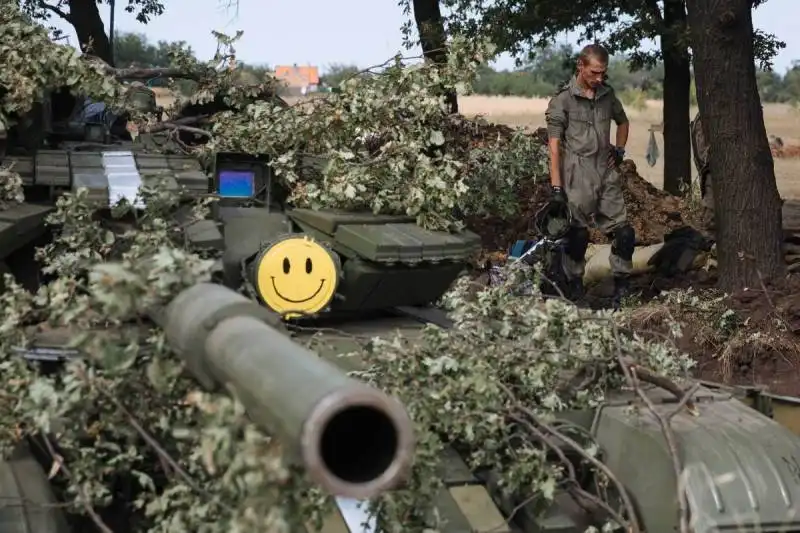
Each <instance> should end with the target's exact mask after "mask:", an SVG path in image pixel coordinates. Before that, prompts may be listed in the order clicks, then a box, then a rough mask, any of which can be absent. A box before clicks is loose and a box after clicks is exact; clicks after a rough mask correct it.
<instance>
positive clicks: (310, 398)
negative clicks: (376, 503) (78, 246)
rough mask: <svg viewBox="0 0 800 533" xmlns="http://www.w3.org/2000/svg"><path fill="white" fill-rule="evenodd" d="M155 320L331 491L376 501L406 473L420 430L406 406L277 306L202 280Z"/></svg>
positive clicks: (208, 382) (189, 362)
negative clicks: (359, 375) (351, 369)
mask: <svg viewBox="0 0 800 533" xmlns="http://www.w3.org/2000/svg"><path fill="white" fill-rule="evenodd" d="M152 317H153V319H154V320H156V322H158V323H159V324H161V325H162V326H163V327H164V330H165V332H166V338H167V342H168V343H169V345H170V347H171V348H172V349H173V350H174V351H175V353H176V354H177V355H178V356H179V357H181V358H182V359H183V360H184V361H185V362H186V366H187V368H188V369H189V371H190V372H191V373H192V374H193V375H194V376H195V378H196V379H197V380H198V381H199V382H200V384H201V385H203V386H204V387H206V388H207V389H211V390H215V389H216V390H220V389H229V390H230V391H232V392H233V393H234V394H235V396H236V397H237V398H238V399H239V401H241V402H242V404H243V405H244V407H245V409H246V410H247V413H248V415H249V417H250V419H251V420H253V422H254V423H255V424H257V425H258V426H259V427H260V428H261V429H263V430H264V431H266V432H267V433H269V434H271V435H275V436H276V437H277V438H278V439H280V441H281V444H282V445H283V448H284V449H285V450H286V451H287V452H288V457H289V458H290V459H291V460H293V461H296V462H298V463H300V464H301V465H302V466H303V467H304V468H305V470H306V471H307V472H308V474H309V476H310V477H311V479H313V480H314V481H316V482H317V483H319V484H320V485H321V486H322V487H323V488H325V489H327V490H328V491H330V492H331V493H332V494H333V495H335V496H341V497H348V498H357V499H368V498H373V497H375V496H378V495H379V494H381V493H382V492H383V491H386V490H388V489H391V488H393V487H396V486H397V485H399V484H400V483H402V482H403V481H404V480H405V477H406V476H407V475H408V473H409V471H410V469H411V463H412V457H413V454H414V431H413V425H412V423H411V420H410V419H409V417H408V415H407V413H406V411H405V409H404V408H403V406H402V405H401V404H400V403H399V402H398V401H397V400H396V399H394V398H393V397H391V396H389V395H388V394H386V393H384V392H383V391H381V390H379V389H377V388H374V387H371V386H369V385H367V384H366V383H364V382H361V381H358V380H355V379H353V378H351V377H349V376H347V374H345V373H344V372H343V371H342V370H341V369H340V368H338V367H337V366H336V365H334V364H333V363H331V362H329V361H327V360H325V359H323V358H321V357H319V356H318V355H317V354H316V353H314V352H312V351H311V350H309V349H308V348H306V347H305V346H303V345H301V344H298V343H297V342H295V341H294V340H292V338H291V336H290V335H289V333H288V332H287V331H286V330H285V328H284V327H283V325H282V322H281V320H280V318H279V317H277V315H275V314H274V313H273V312H271V311H269V310H268V309H266V308H264V307H262V306H259V305H258V304H256V303H255V302H252V301H251V300H249V299H247V298H245V297H244V296H242V295H241V294H238V293H236V292H234V291H232V290H230V289H228V288H226V287H223V286H221V285H216V284H211V283H201V284H198V285H195V286H192V287H190V288H188V289H186V290H185V291H183V292H182V293H180V294H179V295H178V296H177V297H176V298H175V299H174V300H173V301H172V302H171V303H170V304H169V305H168V306H167V308H166V309H165V310H164V312H159V313H154V314H153V315H152Z"/></svg>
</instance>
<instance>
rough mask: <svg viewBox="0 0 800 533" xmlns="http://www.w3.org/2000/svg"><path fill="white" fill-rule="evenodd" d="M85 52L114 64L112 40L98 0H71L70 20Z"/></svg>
mask: <svg viewBox="0 0 800 533" xmlns="http://www.w3.org/2000/svg"><path fill="white" fill-rule="evenodd" d="M68 22H69V23H70V24H72V26H73V27H74V28H75V33H76V34H77V36H78V43H79V44H80V46H81V50H82V51H83V52H86V53H89V54H91V55H93V56H97V57H99V58H100V59H102V60H103V61H105V62H106V63H108V64H109V65H110V64H112V62H113V61H112V59H113V58H112V53H111V42H110V41H109V39H108V35H106V30H105V27H104V26H103V19H102V18H100V10H99V9H98V8H97V2H96V0H69V20H68Z"/></svg>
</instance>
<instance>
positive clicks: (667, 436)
mask: <svg viewBox="0 0 800 533" xmlns="http://www.w3.org/2000/svg"><path fill="white" fill-rule="evenodd" d="M641 370H642V369H641V368H637V367H633V368H631V378H632V381H633V386H634V390H635V391H636V394H637V395H638V396H639V398H641V399H642V401H643V402H644V403H645V405H647V408H648V409H649V410H650V412H651V413H652V414H653V416H654V417H655V419H656V421H657V422H658V425H659V427H660V428H661V433H662V434H663V435H664V440H665V441H666V443H667V449H668V450H669V455H670V458H671V460H672V469H673V470H674V472H675V480H676V483H677V486H678V487H677V491H678V505H679V508H680V513H681V516H680V531H681V533H690V532H691V529H690V525H689V502H688V500H687V498H686V491H685V490H684V487H683V485H682V483H681V479H682V473H683V465H682V464H681V458H680V452H679V450H678V444H677V442H676V439H675V432H674V431H673V430H672V426H671V421H672V418H673V417H675V415H677V414H678V413H679V412H681V410H682V409H683V407H684V406H685V405H687V404H688V403H689V402H690V401H691V398H692V396H694V394H695V392H697V389H699V388H700V383H695V384H694V385H693V386H692V387H691V388H690V389H689V390H688V391H687V392H686V393H684V395H683V397H682V398H681V400H680V402H678V405H677V406H676V407H675V408H674V409H673V410H672V411H670V412H669V413H667V415H666V416H664V415H662V414H661V413H659V412H658V409H657V408H656V406H655V405H654V404H653V401H652V400H651V399H650V398H648V397H647V394H645V392H644V391H643V390H642V388H641V387H640V386H639V379H638V376H637V374H638V373H639V372H640V371H641Z"/></svg>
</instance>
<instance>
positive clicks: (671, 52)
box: [661, 0, 692, 195]
mask: <svg viewBox="0 0 800 533" xmlns="http://www.w3.org/2000/svg"><path fill="white" fill-rule="evenodd" d="M664 27H665V30H664V32H663V34H662V35H661V55H662V56H663V59H664V115H663V118H664V190H665V191H667V192H669V193H671V194H675V195H679V194H687V193H688V192H689V191H690V190H691V188H690V186H691V183H692V153H691V143H690V141H689V108H690V107H691V99H690V94H689V91H690V86H691V81H692V80H691V70H690V68H689V67H690V63H689V49H688V47H687V46H686V41H685V40H683V39H682V35H683V34H684V32H685V31H686V3H685V2H684V0H665V2H664Z"/></svg>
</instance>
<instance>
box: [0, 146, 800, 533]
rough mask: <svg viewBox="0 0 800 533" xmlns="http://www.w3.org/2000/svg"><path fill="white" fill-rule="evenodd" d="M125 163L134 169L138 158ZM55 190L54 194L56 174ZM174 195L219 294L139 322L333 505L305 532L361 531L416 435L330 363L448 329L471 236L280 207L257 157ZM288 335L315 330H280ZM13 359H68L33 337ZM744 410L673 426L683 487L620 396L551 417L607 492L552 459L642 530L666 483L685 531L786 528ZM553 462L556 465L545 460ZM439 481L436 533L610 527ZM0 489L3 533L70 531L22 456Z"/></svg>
mask: <svg viewBox="0 0 800 533" xmlns="http://www.w3.org/2000/svg"><path fill="white" fill-rule="evenodd" d="M74 154H75V153H73V152H70V153H69V154H67V155H66V158H67V159H66V161H68V162H69V163H70V166H69V167H68V168H69V175H68V176H69V179H70V180H74V179H75V178H76V175H77V176H78V179H84V177H83V173H82V172H81V171H76V170H75V169H77V168H83V167H80V166H77V165H73V159H72V158H73V157H74ZM102 156H103V153H102V152H101V153H100V157H101V164H100V166H98V165H97V163H95V165H94V167H91V168H94V169H95V171H94V175H95V176H98V175H100V176H102V177H103V179H105V180H106V181H105V187H106V194H107V195H109V196H110V195H111V193H110V191H111V189H112V183H111V182H112V181H113V180H112V178H114V177H116V176H115V174H114V172H115V171H114V170H113V169H114V168H117V167H114V166H113V165H111V164H109V165H108V166H103V164H102V163H103V160H102ZM132 157H134V162H135V163H137V165H136V167H137V170H138V171H139V172H141V169H142V168H143V163H142V162H143V161H147V157H144V158H142V159H138V160H137V159H136V157H137V156H135V155H132ZM139 157H142V156H139ZM153 157H155V156H153ZM161 157H164V156H161ZM78 160H80V157H78ZM61 161H64V159H63V158H62V159H61ZM159 161H162V163H159V165H160V168H164V167H165V166H166V167H168V168H171V167H169V165H168V164H167V163H163V161H169V160H168V159H166V158H165V159H159ZM30 164H31V165H33V171H32V175H33V178H34V181H33V185H32V186H34V187H35V186H40V187H42V186H43V187H47V185H45V183H49V182H45V181H44V180H45V179H46V176H48V175H49V174H48V173H47V172H46V171H44V169H47V168H52V165H51V166H48V165H45V164H43V163H40V162H39V159H38V157H37V158H35V159H34V160H33V161H32V162H31V163H30ZM57 168H59V169H62V167H60V166H58V167H57ZM40 169H41V170H40ZM100 169H102V170H100ZM109 169H112V170H109ZM172 171H173V172H175V170H172ZM196 171H197V172H200V173H201V174H202V172H201V171H200V170H199V169H197V170H196ZM40 177H41V180H42V181H41V182H39V181H37V180H40ZM61 179H62V182H63V181H66V180H67V176H66V175H65V174H64V172H63V169H62V174H61ZM97 179H98V183H101V181H100V178H97ZM176 179H177V178H176ZM89 181H91V180H84V181H83V183H88V182H89ZM185 181H186V182H190V183H193V185H194V186H195V187H196V190H198V191H199V190H200V185H199V184H200V182H201V181H202V183H203V190H204V192H205V193H212V194H215V195H216V196H218V198H219V201H218V202H217V203H216V204H215V207H214V210H213V216H212V218H210V219H209V220H204V221H200V222H198V223H195V224H194V225H192V226H189V227H188V228H187V230H186V234H185V238H186V240H187V244H189V245H190V246H192V247H194V248H196V249H207V250H216V251H218V252H219V253H220V255H221V262H220V268H219V278H218V280H217V281H218V283H209V284H200V285H197V286H194V287H191V288H189V289H187V290H186V291H184V292H183V293H181V294H179V295H178V296H177V297H176V298H175V300H173V302H171V303H170V304H169V305H168V306H167V308H166V309H164V310H163V312H162V313H159V314H158V315H157V316H153V317H151V318H152V319H153V320H154V321H156V322H157V323H159V324H160V325H161V326H162V327H163V328H164V330H165V331H166V334H167V337H168V341H169V342H170V345H171V346H172V348H173V349H174V350H175V353H176V354H177V355H178V356H179V357H181V358H183V359H184V360H185V361H186V362H187V367H188V369H189V370H190V371H191V372H192V374H193V375H194V376H195V378H196V379H197V380H198V382H199V383H200V384H201V385H202V386H204V387H206V388H208V389H217V388H220V385H221V384H222V383H225V384H226V385H227V386H229V387H232V388H233V389H235V391H236V392H237V397H240V398H242V399H243V402H244V403H245V407H246V408H247V410H248V412H249V414H250V416H251V417H252V418H253V420H254V421H255V422H256V423H258V424H259V425H261V426H262V427H263V428H264V429H265V430H267V431H270V432H272V433H275V434H277V435H279V436H281V438H282V440H283V442H284V443H286V445H287V446H286V447H287V448H288V449H289V450H290V451H291V452H292V456H293V457H294V458H295V460H296V461H297V462H298V463H299V464H301V465H302V466H303V467H304V468H305V469H306V470H307V471H308V472H309V474H310V476H311V478H312V479H314V480H315V481H316V482H317V483H319V484H320V485H321V486H322V487H324V488H325V489H326V490H328V491H329V492H330V493H331V494H333V495H335V496H336V497H337V503H338V508H337V510H336V512H335V513H333V514H332V515H331V516H330V517H328V520H327V522H326V523H325V525H324V527H323V528H322V530H321V531H312V530H309V531H307V532H306V533H332V532H350V533H362V532H364V533H366V532H371V531H374V530H375V529H374V526H370V525H369V524H366V525H365V524H364V522H365V517H364V515H363V512H362V511H360V510H359V508H358V505H357V503H358V501H359V500H365V499H369V498H371V497H375V496H376V495H378V494H380V493H381V492H383V491H385V490H391V489H392V488H394V487H397V486H399V485H400V484H402V480H403V478H404V476H405V475H406V474H407V472H408V469H409V467H410V464H411V463H412V461H413V451H414V445H413V441H414V435H413V432H412V430H411V424H410V421H409V420H408V417H407V415H406V413H405V411H404V409H403V407H402V405H400V404H398V403H397V402H396V401H395V400H393V399H392V398H390V397H388V396H386V395H384V394H383V393H381V392H380V391H377V390H375V389H373V388H371V387H368V386H366V385H364V384H362V383H360V382H357V381H355V380H353V379H351V378H348V377H347V376H346V374H345V372H346V371H348V370H351V369H355V367H356V366H355V365H357V364H358V363H357V362H348V363H344V362H342V359H340V358H337V357H336V355H337V354H339V353H343V352H351V351H353V349H354V348H356V343H358V342H359V341H358V340H357V339H358V338H369V337H371V336H379V335H391V334H393V333H394V332H395V331H397V330H398V329H399V330H402V331H403V332H404V334H405V335H406V336H407V337H410V338H413V336H414V335H415V334H417V333H418V332H420V331H421V328H422V327H423V326H424V325H425V324H431V323H432V324H435V325H437V326H439V327H443V328H447V327H450V321H449V320H448V317H447V316H446V315H445V314H444V313H443V312H442V311H440V310H438V309H436V308H435V307H434V304H435V302H436V301H437V300H438V299H439V298H440V297H441V296H442V295H443V294H444V292H445V291H446V290H447V289H448V288H449V286H450V285H451V283H452V282H453V281H454V280H455V279H456V277H457V276H458V275H459V274H460V273H461V272H462V271H463V269H464V268H465V266H466V264H467V259H468V258H469V257H470V256H471V255H472V254H473V253H474V252H475V251H476V250H477V249H478V247H479V240H478V237H477V236H476V235H474V234H472V233H470V232H463V233H460V234H451V233H438V232H430V231H426V230H423V229H421V228H419V227H418V226H417V225H416V224H415V223H414V220H413V219H411V218H409V217H402V216H383V215H374V214H371V213H350V212H339V211H316V210H307V209H293V208H291V207H290V206H288V205H287V204H286V201H285V199H286V196H287V195H286V191H285V190H283V189H282V187H281V186H280V185H279V184H278V182H277V181H276V180H275V179H274V176H273V175H272V174H271V171H270V167H269V165H268V161H267V160H266V159H265V158H259V157H251V156H245V155H242V154H229V153H222V154H217V157H216V161H215V163H214V168H213V173H212V176H211V177H210V178H206V177H204V176H203V177H198V178H197V179H196V180H194V181H191V180H185ZM68 183H71V182H68ZM245 295H246V296H245ZM294 324H300V325H313V326H317V327H316V328H293V327H289V325H294ZM320 326H331V327H335V329H336V330H337V332H340V333H341V332H344V333H351V334H353V335H352V336H347V335H341V334H340V335H337V336H336V338H331V339H329V340H328V342H327V343H326V347H325V348H324V350H323V351H321V352H320V353H318V354H315V353H312V352H309V351H308V350H307V349H305V348H303V347H301V345H300V344H299V343H296V342H294V341H293V338H295V339H297V338H298V337H301V336H302V335H305V334H306V333H303V331H304V330H311V329H315V330H318V329H319V327H320ZM23 355H25V356H26V357H28V358H32V359H35V358H48V357H49V358H57V357H59V356H69V355H70V354H67V353H66V352H65V351H64V350H63V349H62V348H61V347H60V346H58V345H54V344H48V343H47V342H46V341H45V340H41V341H40V342H39V343H38V344H37V345H35V346H34V347H33V348H32V349H31V350H29V351H27V352H25V353H24V354H23ZM348 361H350V360H349V359H348ZM346 364H351V365H354V366H352V367H347V366H344V365H346ZM646 394H648V396H649V397H650V399H651V400H652V402H653V403H654V405H655V408H656V410H657V411H658V412H661V413H664V414H666V413H669V412H671V411H672V410H673V409H675V407H676V405H677V403H678V401H679V400H678V399H677V398H675V396H674V395H672V394H671V393H668V392H665V391H663V390H661V389H647V390H646ZM750 396H751V398H750V399H749V400H748V399H747V398H744V397H740V395H739V394H738V392H737V391H732V390H726V389H724V388H720V387H717V386H701V387H700V388H698V389H697V390H696V392H695V393H694V394H693V398H692V402H693V410H692V411H693V412H691V413H690V412H688V411H687V412H679V413H678V414H677V415H676V416H675V417H674V418H673V419H672V427H673V429H674V434H675V440H676V442H675V446H676V448H677V451H678V454H679V456H680V458H681V460H682V463H683V465H684V469H683V474H682V476H680V479H678V478H676V476H675V474H674V469H673V464H672V456H671V455H670V453H669V451H668V445H667V442H666V440H665V438H664V437H663V435H662V431H661V428H660V426H659V424H658V421H657V419H656V418H655V417H654V416H653V415H652V414H651V413H648V412H645V411H643V410H639V411H638V412H637V411H635V410H632V409H631V405H633V404H634V403H635V398H634V396H633V395H632V394H631V393H625V392H620V393H618V394H616V395H614V396H610V397H608V398H607V399H606V401H605V402H604V403H603V404H602V405H600V406H598V407H597V408H595V409H593V410H587V411H580V412H566V413H563V424H570V425H571V426H572V427H573V428H578V429H577V430H576V431H577V432H578V433H580V434H582V435H583V436H584V437H586V438H591V440H592V441H594V443H595V444H596V445H597V448H598V458H599V460H600V461H602V463H603V464H604V465H605V466H606V467H607V468H608V469H609V470H610V471H611V472H613V474H614V476H615V478H616V479H618V480H619V481H620V483H621V486H622V490H621V491H614V490H611V489H610V488H608V487H604V486H602V484H601V483H599V482H598V481H597V480H596V479H595V478H594V476H593V474H592V470H590V469H589V468H588V467H587V466H586V465H585V464H584V463H583V462H582V461H581V459H580V457H579V456H578V455H577V454H575V453H574V452H573V451H572V450H571V449H570V447H569V446H568V444H567V443H566V442H564V446H563V450H562V451H563V458H566V460H568V461H569V462H570V464H571V465H572V468H573V469H574V470H575V471H576V476H575V477H576V479H577V480H578V482H579V483H580V488H581V489H583V491H585V492H588V493H590V494H595V495H598V496H601V497H602V499H604V500H607V501H610V502H611V506H612V508H613V509H614V510H615V511H616V510H617V508H618V507H619V505H618V504H619V502H621V501H625V500H628V501H630V502H631V505H632V508H633V511H634V515H635V516H634V517H632V520H633V521H634V523H635V524H636V526H637V527H636V528H635V529H636V530H638V531H647V532H648V533H668V532H669V533H672V532H674V531H676V530H677V529H678V528H679V516H680V512H679V510H680V507H679V502H678V497H677V495H678V487H682V488H684V490H685V493H686V495H687V499H688V508H689V514H690V519H691V530H692V531H693V532H694V533H712V532H721V531H730V530H734V529H735V530H742V531H770V532H777V531H783V532H790V531H800V518H798V511H800V467H798V465H800V438H799V437H798V435H797V434H795V432H794V431H795V426H792V425H790V424H785V425H782V424H780V423H778V422H776V421H775V420H773V419H771V417H770V415H771V413H773V412H774V413H777V409H773V408H772V407H770V403H771V402H770V401H768V400H769V398H768V397H767V396H765V395H758V394H751V395H750ZM743 400H747V401H743ZM748 402H749V403H750V405H748ZM776 417H777V416H776ZM552 460H553V461H558V460H562V458H561V457H559V455H558V454H553V457H552ZM440 475H441V477H442V479H443V480H444V482H445V485H446V488H445V489H444V490H443V491H442V493H441V494H439V495H438V497H437V499H436V502H435V504H436V507H437V510H438V514H439V515H440V516H441V517H442V518H443V519H444V521H445V523H444V525H443V526H442V528H441V531H442V532H443V533H473V532H480V533H489V532H492V533H502V532H520V533H533V532H537V533H538V532H547V533H557V532H558V533H580V532H583V531H585V530H586V528H587V527H588V526H601V525H602V524H603V523H604V522H605V521H606V520H607V518H608V516H607V515H606V514H605V513H604V511H603V510H602V509H600V508H598V507H597V506H593V505H590V504H588V503H587V501H586V500H585V499H581V498H578V497H576V496H575V495H576V491H574V490H571V487H570V486H569V485H564V486H562V487H559V489H558V490H557V492H556V497H555V500H554V502H553V504H552V505H550V506H549V508H546V509H545V510H544V511H542V510H541V508H540V507H541V506H540V505H537V504H539V503H540V502H526V501H524V500H522V499H513V498H512V499H508V498H502V497H500V492H499V491H498V490H496V487H495V483H494V481H493V480H494V477H493V475H492V473H491V472H472V471H471V470H470V469H469V468H468V467H467V465H466V464H465V463H464V462H463V461H462V459H461V458H460V457H459V456H458V454H457V453H456V452H455V451H453V450H448V451H447V452H445V453H444V454H443V456H442V461H441V471H440ZM0 476H2V477H0V492H2V494H0V496H3V497H7V498H13V499H15V500H16V501H22V502H25V503H24V504H23V505H19V506H14V507H0V525H2V527H3V528H4V529H2V530H3V531H15V532H16V531H26V532H35V533H51V532H59V533H60V532H66V531H68V529H67V526H66V525H65V522H64V520H63V517H62V516H61V515H60V511H59V510H58V508H57V507H56V506H53V505H47V504H49V503H52V498H53V497H52V493H51V492H50V491H49V488H48V485H47V479H46V476H45V474H44V472H43V471H42V470H41V467H40V466H38V463H35V461H33V460H32V459H31V458H30V457H29V456H28V455H26V454H24V453H20V455H19V456H17V457H12V459H11V460H9V461H7V462H5V463H3V464H2V465H0ZM301 533H302V532H301Z"/></svg>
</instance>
